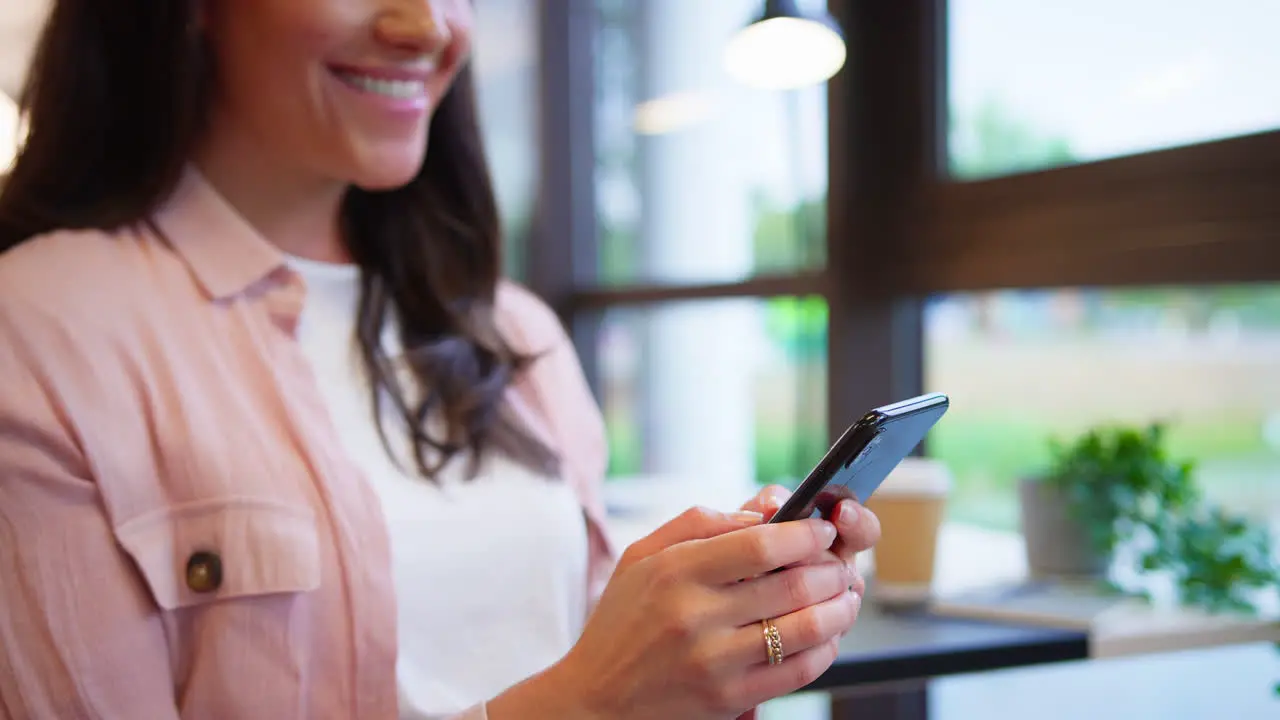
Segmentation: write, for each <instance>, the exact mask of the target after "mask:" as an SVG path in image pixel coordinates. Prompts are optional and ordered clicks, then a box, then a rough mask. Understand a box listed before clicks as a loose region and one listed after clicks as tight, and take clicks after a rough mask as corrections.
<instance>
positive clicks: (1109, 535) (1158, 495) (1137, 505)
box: [1047, 424, 1280, 612]
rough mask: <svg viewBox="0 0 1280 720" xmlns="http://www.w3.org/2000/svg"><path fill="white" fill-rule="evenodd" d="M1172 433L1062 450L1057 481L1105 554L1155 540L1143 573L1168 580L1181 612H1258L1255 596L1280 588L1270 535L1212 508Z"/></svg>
mask: <svg viewBox="0 0 1280 720" xmlns="http://www.w3.org/2000/svg"><path fill="white" fill-rule="evenodd" d="M1164 438H1165V429H1164V426H1163V425H1160V424H1153V425H1151V426H1149V427H1146V428H1143V429H1137V428H1127V427H1119V428H1098V429H1094V430H1091V431H1089V432H1087V433H1085V434H1084V435H1083V436H1082V437H1080V438H1078V439H1077V440H1075V442H1073V443H1071V444H1069V445H1063V444H1060V443H1056V442H1055V443H1054V444H1053V456H1054V460H1053V464H1052V468H1051V471H1050V472H1049V473H1048V477H1047V479H1048V481H1049V482H1051V483H1054V484H1055V485H1057V487H1058V488H1059V489H1060V490H1061V491H1062V492H1063V493H1064V494H1065V496H1066V498H1067V502H1068V505H1069V507H1070V510H1071V512H1072V514H1073V515H1074V517H1076V518H1077V520H1079V521H1080V522H1082V523H1083V524H1084V525H1085V527H1086V529H1087V530H1088V533H1089V537H1090V539H1091V540H1092V542H1093V543H1094V546H1095V549H1097V550H1098V551H1099V552H1103V553H1108V554H1109V553H1111V552H1112V551H1113V550H1114V549H1115V548H1116V547H1117V546H1118V545H1120V544H1121V543H1125V542H1128V541H1130V540H1132V539H1134V538H1141V537H1144V536H1145V537H1146V538H1148V539H1149V540H1150V547H1149V548H1148V549H1146V550H1145V551H1144V552H1143V554H1142V556H1141V560H1140V562H1141V569H1142V570H1144V571H1147V572H1155V571H1168V572H1171V573H1172V575H1173V577H1174V578H1175V579H1176V581H1177V586H1178V591H1179V596H1180V600H1181V602H1183V603H1184V604H1186V605H1191V606H1196V607H1202V608H1204V609H1207V610H1210V611H1223V610H1228V611H1242V612H1250V611H1254V610H1256V608H1255V607H1254V606H1253V604H1252V603H1251V602H1250V600H1249V593H1250V592H1251V591H1254V590H1258V589H1265V588H1269V587H1277V586H1280V568H1278V567H1276V565H1275V564H1274V561H1273V556H1272V548H1271V537H1270V535H1269V533H1268V532H1267V529H1266V528H1265V526H1262V525H1260V524H1256V523H1252V522H1250V521H1249V520H1247V519H1245V518H1243V517H1238V516H1235V515H1232V514H1230V513H1227V512H1225V511H1223V510H1221V509H1219V508H1214V507H1210V506H1209V505H1208V504H1207V503H1206V502H1205V501H1204V499H1203V494H1202V493H1201V491H1200V488H1199V487H1198V486H1197V484H1196V483H1195V479H1194V472H1193V471H1194V467H1193V465H1192V464H1191V463H1188V462H1178V461H1174V460H1173V459H1172V458H1170V457H1169V455H1168V452H1167V450H1166V448H1165V442H1164Z"/></svg>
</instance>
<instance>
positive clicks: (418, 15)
mask: <svg viewBox="0 0 1280 720" xmlns="http://www.w3.org/2000/svg"><path fill="white" fill-rule="evenodd" d="M444 4H445V3H442V2H433V1H432V0H411V1H410V2H398V3H394V7H391V8H388V9H387V10H386V11H385V12H383V13H382V14H381V15H379V16H378V19H377V21H376V23H375V24H374V32H375V34H376V35H377V37H378V40H379V41H381V42H384V43H386V44H387V45H390V46H392V47H394V48H396V49H398V50H403V51H405V52H408V53H413V54H415V55H435V54H437V53H439V52H440V51H442V50H444V48H445V47H447V46H448V45H449V42H450V41H451V40H452V34H451V33H450V31H449V23H448V18H447V17H446V15H445V13H444V10H443V7H442V6H443V5H444Z"/></svg>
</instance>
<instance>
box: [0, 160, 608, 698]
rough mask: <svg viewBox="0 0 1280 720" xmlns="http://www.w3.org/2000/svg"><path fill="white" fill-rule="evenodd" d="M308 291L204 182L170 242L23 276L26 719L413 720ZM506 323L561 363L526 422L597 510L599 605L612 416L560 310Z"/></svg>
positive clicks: (17, 559)
mask: <svg viewBox="0 0 1280 720" xmlns="http://www.w3.org/2000/svg"><path fill="white" fill-rule="evenodd" d="M157 231H158V232H157ZM303 293H304V288H303V285H302V283H301V281H300V280H299V278H298V277H297V276H296V275H295V274H294V273H293V272H292V271H291V270H289V269H288V268H287V267H286V265H285V263H284V258H283V256H282V255H281V254H280V253H279V252H278V251H277V250H276V249H275V248H274V246H272V245H271V244H270V243H268V242H267V241H266V240H264V239H263V238H262V237H261V236H259V235H258V234H257V233H256V232H254V231H253V229H252V228H251V227H250V226H249V225H248V224H247V223H246V222H245V221H244V220H243V219H241V218H240V217H239V216H238V215H237V214H236V213H235V212H234V211H233V210H232V209H231V208H230V206H228V205H227V204H226V203H225V202H224V201H223V200H222V199H221V197H220V196H219V195H218V194H217V193H215V192H214V191H213V189H212V188H211V187H209V186H208V185H207V184H206V183H205V182H204V181H203V180H202V179H200V178H199V176H198V175H197V174H195V173H194V172H192V173H188V175H187V176H186V177H185V178H184V180H183V182H182V184H181V185H180V187H179V188H178V190H177V191H176V192H175V194H174V196H173V197H172V198H171V199H170V200H169V202H168V203H167V204H166V206H165V207H164V208H163V209H162V210H161V211H160V212H159V213H158V214H157V216H156V217H155V222H154V227H137V228H129V229H122V230H119V231H117V232H113V233H102V232H96V231H76V232H72V231H62V232H55V233H51V234H49V235H45V236H42V237H39V238H36V239H33V240H31V241H29V242H27V243H25V244H23V245H20V246H19V247H17V248H14V249H13V250H11V251H9V252H7V253H4V254H3V255H0V718H15V719H17V718H22V719H24V720H25V719H26V718H55V717H56V718H80V717H100V718H113V719H114V718H129V719H132V718H139V719H142V718H145V719H146V720H164V719H165V718H177V717H182V718H209V719H211V720H223V719H225V718H273V719H277V718H279V719H284V718H308V719H317V720H321V719H325V718H343V719H344V720H345V719H348V718H360V719H361V720H377V719H380V718H385V719H390V718H395V717H396V715H397V707H396V672H395V662H396V639H395V638H396V628H395V627H394V623H395V617H396V612H395V605H394V603H395V598H394V596H393V589H392V580H391V572H390V567H389V556H388V555H389V550H388V542H387V537H386V528H385V525H384V522H383V518H382V516H381V513H380V509H379V504H378V501H377V499H376V498H375V497H374V495H373V493H372V492H371V490H370V488H369V486H368V485H367V483H366V482H365V480H364V478H363V477H362V476H361V475H360V472H359V471H358V470H357V469H356V467H355V466H354V464H353V463H352V462H351V460H350V459H349V458H347V457H344V456H343V454H342V453H341V452H340V451H339V448H340V443H339V442H338V440H337V438H336V436H335V432H334V429H333V427H332V426H331V424H330V422H329V421H328V418H327V415H326V412H325V409H324V406H323V404H322V401H321V398H320V395H319V393H318V391H317V388H316V386H315V381H314V378H313V376H312V374H311V370H310V367H309V365H308V364H307V362H306V360H305V358H304V357H303V355H302V353H301V351H300V349H299V347H298V344H297V342H296V338H295V335H294V330H295V327H296V324H297V321H298V313H299V310H300V307H301V305H302V299H303ZM496 307H497V310H498V314H499V324H500V327H501V328H502V330H503V332H504V333H505V335H506V337H507V339H508V342H510V343H512V344H513V345H514V346H515V347H516V348H518V349H520V350H523V351H526V352H531V353H544V352H545V354H544V355H543V356H542V357H541V359H540V360H538V361H537V362H536V363H535V364H534V365H533V367H532V368H531V369H530V371H529V372H528V373H527V374H526V375H525V376H524V377H523V378H522V379H521V380H520V381H519V383H518V384H517V385H516V386H515V387H513V388H512V389H511V390H510V391H509V404H510V406H511V408H512V410H513V411H514V412H516V413H517V414H519V415H520V416H521V417H522V418H523V419H524V420H525V421H526V422H527V423H528V425H529V426H530V427H531V428H532V429H533V431H534V432H535V433H537V434H539V435H540V436H541V437H542V438H543V439H545V440H546V441H547V442H548V443H550V444H551V446H552V447H553V448H555V449H556V450H557V451H558V452H559V453H560V455H561V457H562V459H563V471H564V477H565V479H566V481H567V482H569V483H570V484H571V486H572V487H573V488H574V489H575V490H576V491H577V494H578V496H579V498H580V500H581V503H582V506H583V510H584V512H585V514H586V516H587V518H588V523H587V526H588V533H589V547H590V557H589V583H588V584H589V587H588V588H586V589H585V591H586V592H588V593H590V596H591V597H592V598H594V597H596V596H597V595H598V592H599V590H600V589H601V587H602V585H603V583H604V582H605V581H606V580H607V577H608V574H609V572H610V569H611V567H612V557H613V553H612V549H611V547H610V545H609V543H608V541H607V539H606V536H605V533H604V531H603V524H602V521H603V508H602V502H601V499H600V481H601V478H602V476H603V473H604V468H605V460H606V457H605V443H604V430H603V423H602V422H601V418H600V414H599V411H598V409H597V408H596V406H595V404H594V401H593V400H592V397H591V394H590V392H589V391H588V389H587V386H586V383H585V382H584V380H583V376H582V372H581V369H580V367H579V365H578V362H577V359H576V357H575V355H574V352H573V348H572V345H571V344H570V342H569V340H568V338H567V336H566V335H565V333H564V331H563V328H562V327H561V325H560V323H559V321H558V320H557V318H556V317H555V315H554V314H553V313H552V312H551V311H550V310H549V309H548V308H547V307H546V305H544V304H543V303H542V302H541V301H539V300H537V299H536V298H535V297H534V296H533V295H532V294H530V293H529V292H527V291H526V290H524V289H522V288H520V287H518V286H516V285H514V284H512V283H503V284H502V285H501V287H500V288H499V291H498V294H497V298H496ZM459 580H460V581H462V580H463V579H462V578H460V579H459ZM448 650H449V649H448V648H441V649H440V651H441V652H444V653H447V652H448ZM484 716H485V713H484V708H483V707H477V708H474V709H472V710H470V711H468V712H467V713H465V714H464V715H463V716H462V717H465V718H467V719H468V720H473V719H474V720H479V719H481V718H484Z"/></svg>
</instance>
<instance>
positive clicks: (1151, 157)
mask: <svg viewBox="0 0 1280 720" xmlns="http://www.w3.org/2000/svg"><path fill="white" fill-rule="evenodd" d="M917 202H918V205H917V208H918V209H917V211H916V212H915V213H914V217H915V218H916V221H915V228H914V230H913V233H912V240H911V242H910V244H909V247H908V249H907V252H905V253H904V255H903V256H901V257H900V258H898V262H896V263H895V264H894V268H893V269H892V271H891V272H890V276H891V277H892V279H893V282H894V283H895V284H897V285H899V286H901V287H906V288H909V289H910V290H912V291H916V292H926V291H945V290H961V289H984V288H997V287H1033V286H1046V285H1047V286H1054V285H1132V284H1165V283H1214V282H1236V281H1255V280H1280V132H1271V133H1264V134H1258V135H1251V136H1246V137H1239V138H1233V139H1230V140H1223V141H1218V142H1212V143H1205V144H1201V145H1194V146H1189V147H1183V148H1175V149H1171V150H1163V151H1159V152H1153V153H1147V154H1143V155H1136V156H1132V157H1125V158H1119V159H1115V160H1108V161H1103V162H1097V163H1090V164H1087V165H1079V166H1072V167H1066V168H1061V169H1056V170H1048V171H1043V172H1036V173H1028V174H1023V175H1017V176H1012V177H1008V178H999V179H993V180H987V181H982V182H973V183H949V184H945V185H937V186H934V187H933V188H931V189H929V190H927V191H926V192H925V193H922V195H921V196H920V198H919V199H918V201H917Z"/></svg>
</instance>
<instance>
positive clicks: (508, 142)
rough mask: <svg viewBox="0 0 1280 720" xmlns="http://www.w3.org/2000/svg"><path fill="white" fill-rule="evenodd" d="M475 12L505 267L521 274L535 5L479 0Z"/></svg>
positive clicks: (529, 197)
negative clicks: (504, 242)
mask: <svg viewBox="0 0 1280 720" xmlns="http://www.w3.org/2000/svg"><path fill="white" fill-rule="evenodd" d="M475 12H476V21H475V35H474V40H473V43H474V48H475V49H474V51H473V52H474V55H473V57H474V61H473V65H472V67H473V69H474V72H475V79H476V94H477V97H478V101H479V103H480V123H481V129H482V131H483V133H484V142H485V150H486V152H487V153H488V156H489V167H490V168H491V170H492V172H493V182H494V190H495V192H496V193H497V195H498V208H499V211H500V212H501V213H502V222H503V230H504V232H505V233H506V236H505V237H506V246H505V248H504V249H505V253H506V257H505V258H504V260H505V264H506V266H507V267H506V270H507V273H508V274H509V275H511V276H513V277H516V278H521V277H522V276H523V269H524V252H525V246H526V243H527V239H528V234H529V226H530V222H531V218H532V214H533V205H534V202H535V201H536V197H535V188H536V182H537V177H538V162H539V157H538V136H537V132H538V122H537V119H538V3H537V2H536V0H485V1H484V2H478V3H476V4H475Z"/></svg>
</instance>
